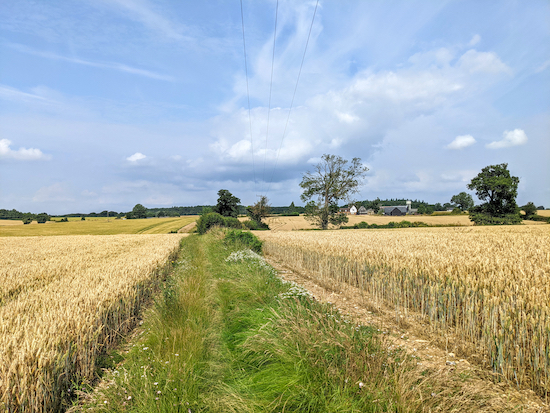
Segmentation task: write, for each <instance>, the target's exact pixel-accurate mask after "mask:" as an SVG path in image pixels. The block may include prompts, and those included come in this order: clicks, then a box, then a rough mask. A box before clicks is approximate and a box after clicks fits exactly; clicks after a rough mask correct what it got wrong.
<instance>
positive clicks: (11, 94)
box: [0, 85, 49, 102]
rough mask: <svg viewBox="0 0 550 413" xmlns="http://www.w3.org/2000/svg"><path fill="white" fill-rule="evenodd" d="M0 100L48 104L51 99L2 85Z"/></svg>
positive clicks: (0, 87)
mask: <svg viewBox="0 0 550 413" xmlns="http://www.w3.org/2000/svg"><path fill="white" fill-rule="evenodd" d="M0 99H6V100H16V101H23V102H28V101H42V102H48V101H49V99H46V98H45V97H43V96H40V95H36V94H34V93H27V92H21V91H20V90H18V89H15V88H13V87H9V86H4V85H0Z"/></svg>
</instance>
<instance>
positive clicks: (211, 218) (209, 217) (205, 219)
mask: <svg viewBox="0 0 550 413" xmlns="http://www.w3.org/2000/svg"><path fill="white" fill-rule="evenodd" d="M224 224H225V220H224V217H223V216H221V215H220V214H218V213H217V212H210V213H208V214H204V215H201V217H200V218H199V219H198V220H197V232H198V233H199V234H201V235H203V234H206V231H208V230H209V229H210V228H212V227H223V226H224Z"/></svg>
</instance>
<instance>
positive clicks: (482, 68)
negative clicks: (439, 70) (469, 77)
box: [458, 49, 511, 74]
mask: <svg viewBox="0 0 550 413" xmlns="http://www.w3.org/2000/svg"><path fill="white" fill-rule="evenodd" d="M458 67H459V68H461V69H463V70H465V71H467V72H469V73H476V72H481V73H489V74H497V73H510V72H511V69H510V68H509V67H508V66H507V65H506V64H505V63H503V62H502V60H500V59H499V57H498V56H497V54H496V53H494V52H478V51H477V50H474V49H470V50H468V51H467V52H466V53H464V54H463V55H462V56H461V57H460V59H459V60H458Z"/></svg>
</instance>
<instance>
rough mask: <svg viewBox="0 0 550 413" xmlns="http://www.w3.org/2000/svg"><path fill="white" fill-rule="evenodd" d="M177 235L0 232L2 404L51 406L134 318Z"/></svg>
mask: <svg viewBox="0 0 550 413" xmlns="http://www.w3.org/2000/svg"><path fill="white" fill-rule="evenodd" d="M180 239H181V235H177V234H172V235H140V236H135V235H116V236H64V237H25V238H17V237H11V238H5V237H4V238H0V280H2V282H1V284H0V410H6V411H10V412H20V411H35V412H49V411H57V410H59V409H60V407H61V403H62V399H63V397H66V396H67V395H69V394H70V391H71V389H74V385H75V384H76V383H78V382H80V381H82V380H89V379H92V378H93V376H94V373H95V369H96V361H97V358H98V356H99V355H100V354H102V352H103V351H104V350H105V348H106V347H108V346H110V345H111V344H113V343H114V342H116V341H117V340H118V338H119V337H120V336H121V335H122V334H124V333H125V332H127V331H129V330H130V329H131V328H132V326H133V325H134V324H135V321H136V316H137V315H138V314H139V311H140V307H141V306H142V304H143V303H144V301H146V300H147V299H149V297H150V294H151V292H152V290H153V289H154V286H155V285H156V283H157V282H158V280H159V278H160V277H162V276H163V273H164V269H165V268H167V265H168V263H169V260H170V259H171V258H172V257H173V256H174V254H176V253H177V250H178V247H179V242H180Z"/></svg>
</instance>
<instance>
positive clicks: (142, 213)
mask: <svg viewBox="0 0 550 413" xmlns="http://www.w3.org/2000/svg"><path fill="white" fill-rule="evenodd" d="M126 218H128V219H140V218H147V208H145V207H144V206H143V205H141V204H136V206H135V207H134V209H132V214H131V216H128V215H126Z"/></svg>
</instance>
